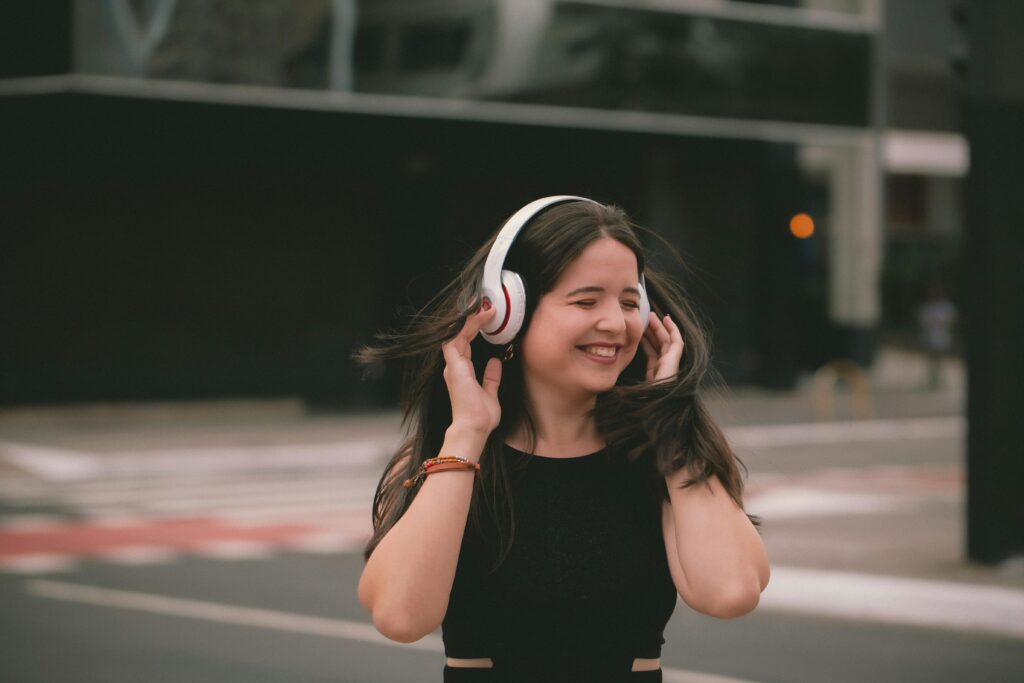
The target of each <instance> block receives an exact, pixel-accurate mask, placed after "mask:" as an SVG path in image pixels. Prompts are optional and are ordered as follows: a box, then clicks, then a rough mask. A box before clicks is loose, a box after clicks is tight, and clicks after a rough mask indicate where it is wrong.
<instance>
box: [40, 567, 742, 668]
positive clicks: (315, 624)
mask: <svg viewBox="0 0 1024 683" xmlns="http://www.w3.org/2000/svg"><path fill="white" fill-rule="evenodd" d="M26 590H27V592H28V593H29V594H30V595H35V596H38V597H43V598H50V599H54V600H66V601H69V602H77V603H84V604H89V605H97V606H100V607H116V608H120V609H129V610H135V611H138V612H147V613H150V614H161V615H165V616H174V617H183V618H187V619H200V620H203V621H211V622H216V623H221V624H232V625H236V626H247V627H251V628H265V629H272V630H276V631H287V632H289V633H301V634H305V635H311V636H321V637H325V638H338V639H342V640H354V641H358V642H363V643H369V644H371V645H385V646H388V647H398V648H402V649H405V650H422V651H426V652H436V653H439V654H443V653H444V643H443V642H442V641H441V638H440V637H439V636H436V635H433V634H431V635H428V636H426V637H424V638H421V639H420V640H417V641H416V642H415V643H396V642H394V641H391V640H388V639H387V638H385V637H384V636H382V635H381V634H380V633H378V632H377V629H375V628H374V627H373V626H372V625H371V624H367V623H365V622H360V621H349V620H344V619H327V618H325V617H310V616H306V615H303V614H292V613H289V612H280V611H277V610H268V609H259V608H253V607H237V606H234V605H225V604H222V603H216V602H208V601H204V600H188V599H184V598H169V597H166V596H163V595H154V594H151V593H137V592H133V591H122V590H113V589H110V588H98V587H95V586H84V585H81V584H73V583H64V582H57V581H47V580H41V579H36V580H34V581H30V582H29V583H28V584H27V585H26ZM440 666H441V664H439V667H440ZM662 676H663V678H664V680H665V681H668V682H670V683H755V682H754V681H745V680H741V679H738V678H728V677H725V676H716V675H713V674H705V673H700V672H695V671H685V670H682V669H673V668H665V667H663V668H662Z"/></svg>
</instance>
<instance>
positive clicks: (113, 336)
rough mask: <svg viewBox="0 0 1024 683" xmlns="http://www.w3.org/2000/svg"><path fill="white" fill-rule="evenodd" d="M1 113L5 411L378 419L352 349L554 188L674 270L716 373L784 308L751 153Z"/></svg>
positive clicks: (82, 106)
mask: <svg viewBox="0 0 1024 683" xmlns="http://www.w3.org/2000/svg"><path fill="white" fill-rule="evenodd" d="M2 104H3V110H2V112H3V113H2V114H0V116H2V117H3V124H4V126H5V130H9V131H10V130H13V131H16V134H15V135H14V136H13V137H12V139H11V140H10V141H9V144H8V148H7V149H5V154H4V159H3V161H2V164H3V171H4V176H5V178H8V179H9V180H8V181H7V182H5V183H4V185H3V188H2V189H0V192H2V194H0V202H2V207H3V209H2V210H3V213H4V220H3V223H4V248H3V250H2V257H0V258H2V261H0V265H2V268H0V291H2V292H3V295H2V299H0V324H2V327H3V330H4V333H3V335H2V336H0V362H2V366H0V370H2V377H0V402H2V403H5V404H18V403H36V402H64V401H96V400H145V399H165V398H194V397H217V396H267V395H298V396H303V397H305V398H307V399H309V400H310V401H312V402H314V403H330V404H340V405H345V406H351V407H357V406H374V405H381V404H384V403H389V402H391V401H393V400H394V398H395V396H396V389H397V378H396V376H397V373H396V372H395V371H394V369H389V370H388V371H387V372H386V373H385V375H384V377H383V378H382V379H381V380H380V381H376V382H362V381H361V380H360V379H359V377H360V372H359V370H358V368H356V366H355V365H354V363H352V362H351V360H350V359H349V356H350V354H351V352H352V350H353V349H354V348H356V347H357V346H358V345H359V344H361V343H365V342H367V341H369V340H370V339H371V337H372V334H373V333H374V332H375V331H377V330H379V329H382V328H386V327H390V326H393V325H395V324H397V323H398V322H399V321H400V312H401V311H402V310H408V309H409V307H412V306H418V305H421V304H423V303H424V302H425V301H426V300H427V299H429V298H430V296H431V295H432V294H433V293H434V292H436V291H437V289H438V288H439V287H440V286H441V285H442V284H443V283H444V282H446V281H447V280H448V279H449V277H450V276H451V275H452V274H453V272H454V270H455V269H456V268H457V267H458V265H459V264H460V263H461V262H462V261H463V260H464V259H465V258H467V257H468V256H469V255H470V253H471V252H472V251H473V250H474V249H475V248H476V247H477V246H478V245H479V244H480V243H482V242H483V240H484V239H485V238H486V237H487V236H488V235H489V234H490V233H491V232H493V230H494V229H496V228H497V226H498V225H500V223H501V221H502V220H503V219H504V218H506V217H507V216H508V215H509V214H510V213H511V212H512V211H513V210H515V209H516V208H518V207H519V206H520V205H522V204H524V203H526V202H527V201H529V200H531V199H534V198H536V197H538V196H543V195H545V194H556V193H575V194H583V195H587V196H592V197H595V198H598V199H601V200H605V201H613V202H616V203H618V204H620V205H622V206H624V207H625V208H626V209H627V210H628V211H630V213H631V214H632V215H633V216H634V218H635V219H636V220H638V221H639V222H640V223H641V224H645V225H647V226H649V227H652V228H654V229H656V230H658V231H659V232H661V233H662V234H664V235H666V236H667V237H669V239H670V240H671V241H673V242H674V243H676V244H677V245H678V246H679V247H680V248H681V249H682V251H683V253H684V254H685V255H687V256H688V257H691V258H692V261H693V262H692V263H691V264H690V265H691V266H692V268H691V269H690V273H689V274H685V275H684V274H681V276H683V277H684V278H685V280H686V284H687V285H688V286H690V288H691V290H692V291H693V292H694V293H695V295H696V296H697V298H698V301H697V304H698V307H699V308H701V309H702V310H703V311H704V313H705V314H706V315H707V316H708V317H709V318H710V319H711V321H712V322H713V323H714V325H715V335H716V336H715V339H716V348H719V349H720V353H719V360H720V361H721V363H722V367H723V370H724V371H725V374H726V376H727V378H733V379H749V378H750V376H751V368H750V363H751V361H750V358H757V359H758V360H757V362H758V363H760V364H765V365H770V364H773V363H776V362H777V360H778V359H777V358H773V357H772V356H771V355H770V354H769V355H767V356H764V354H760V352H758V351H757V349H758V348H760V347H761V346H762V344H761V342H760V340H759V338H760V337H763V335H764V330H763V329H761V328H760V327H759V325H758V324H757V323H756V321H755V320H754V316H753V313H752V311H753V309H754V308H755V307H756V308H758V309H764V308H767V309H771V308H772V306H774V305H776V304H778V303H779V301H781V300H782V299H783V298H786V297H788V293H784V294H782V295H778V294H773V293H772V292H773V291H774V290H772V288H764V287H760V286H758V282H757V278H758V277H760V276H759V275H757V272H758V271H761V272H764V271H766V270H767V272H768V273H769V275H771V273H772V272H773V269H774V270H775V271H779V272H784V271H785V268H786V266H785V264H784V263H783V264H782V265H781V266H778V264H776V265H775V266H773V265H772V264H771V263H767V265H766V264H765V258H768V259H769V260H770V261H771V260H772V259H775V258H776V255H769V256H767V257H766V256H764V254H763V253H762V252H760V251H759V250H761V249H762V246H761V245H762V243H763V235H764V234H765V231H768V232H771V231H774V230H780V229H781V230H783V231H784V230H785V222H784V221H781V222H780V221H778V220H776V219H777V216H775V214H778V213H779V210H778V208H777V207H776V208H775V209H772V210H771V211H766V206H768V204H770V203H771V202H777V200H778V192H775V191H771V192H768V193H766V192H765V190H764V188H763V182H762V181H763V179H764V178H766V177H769V176H771V175H772V174H773V173H774V172H775V171H776V170H777V167H778V159H777V156H778V155H777V153H772V152H771V149H769V147H767V146H765V145H760V144H755V143H739V142H715V141H709V140H703V141H701V140H690V139H685V138H679V137H659V136H651V135H639V134H625V133H608V132H593V131H577V130H568V129H557V128H543V127H537V126H515V125H501V124H485V123H465V122H451V121H428V120H423V119H416V118H402V117H380V116H359V115H353V114H343V113H337V112H310V111H293V110H275V109H269V108H248V107H236V106H218V105H207V104H198V103H175V102H163V101H160V102H158V101H147V100H138V99H122V98H107V97H99V96H85V95H59V96H57V95H54V96H46V97H33V98H10V97H9V98H5V99H4V100H3V102H2ZM776 152H777V150H776ZM666 160H667V161H666ZM666 163H667V164H668V166H669V167H670V168H671V169H672V170H671V173H668V174H665V173H663V172H661V173H662V175H661V176H660V177H661V180H660V181H659V183H660V184H658V183H655V184H652V177H654V176H657V175H658V173H659V171H657V169H658V168H659V165H660V167H664V165H665V164H666ZM652 187H655V188H657V189H656V190H654V191H652ZM659 198H660V199H659ZM666 207H668V208H666ZM672 207H675V208H672ZM785 210H787V211H788V210H789V207H788V206H786V207H785ZM759 235H761V236H762V237H758V236H759ZM757 263H760V264H761V265H760V266H758V267H756V268H752V267H751V266H752V264H757ZM780 263H781V262H780ZM780 268H781V271H780ZM784 289H785V288H784ZM787 291H788V290H787ZM776 299H779V301H776ZM790 303H792V302H790ZM759 354H760V355H759Z"/></svg>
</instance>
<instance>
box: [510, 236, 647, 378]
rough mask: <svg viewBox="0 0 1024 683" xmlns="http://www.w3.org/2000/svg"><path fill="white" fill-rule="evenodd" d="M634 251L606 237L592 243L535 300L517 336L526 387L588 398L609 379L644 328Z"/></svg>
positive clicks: (632, 352)
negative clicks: (526, 324) (525, 326)
mask: <svg viewBox="0 0 1024 683" xmlns="http://www.w3.org/2000/svg"><path fill="white" fill-rule="evenodd" d="M639 280H640V275H639V273H638V272H637V262H636V256H635V255H634V254H633V252H632V251H630V249H629V247H627V246H626V245H624V244H622V243H621V242H618V241H616V240H614V239H612V238H610V237H602V238H599V239H597V240H595V241H593V242H591V243H590V244H589V245H587V247H586V248H585V249H584V250H583V252H582V253H581V254H580V255H579V256H578V257H577V258H576V260H575V261H573V262H572V263H570V264H569V266H568V267H567V268H566V269H565V270H564V271H563V272H562V274H561V276H560V277H559V278H558V281H557V282H555V286H554V288H553V289H552V290H551V291H550V292H548V293H547V294H544V295H543V296H542V297H541V298H540V301H539V302H538V303H537V309H536V310H535V311H534V313H533V318H532V319H531V321H530V326H529V328H528V329H527V331H526V334H525V335H524V336H523V340H522V345H521V352H520V353H521V357H522V365H523V377H524V380H525V382H526V387H527V390H528V391H531V392H537V391H543V392H555V393H557V394H560V395H561V396H564V397H567V398H587V397H590V396H593V395H596V394H598V393H600V392H603V391H608V390H609V389H611V388H612V387H613V386H614V385H615V381H616V380H617V379H618V377H619V374H620V373H621V372H622V371H623V369H625V367H626V366H627V365H629V362H630V361H631V360H633V356H634V355H636V349H637V345H638V344H639V343H640V337H641V335H642V334H643V325H642V323H641V321H640V310H639V302H640V292H639V290H638V289H637V283H638V282H639Z"/></svg>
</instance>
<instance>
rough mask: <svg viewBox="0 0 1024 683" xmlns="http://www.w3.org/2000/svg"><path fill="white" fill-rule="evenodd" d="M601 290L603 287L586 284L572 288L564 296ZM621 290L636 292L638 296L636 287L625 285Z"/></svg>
mask: <svg viewBox="0 0 1024 683" xmlns="http://www.w3.org/2000/svg"><path fill="white" fill-rule="evenodd" d="M603 291H604V287H598V286H597V285H588V286H587V287H578V288H576V289H574V290H572V291H571V292H569V293H568V294H566V295H565V296H566V298H568V297H570V296H575V295H576V294H584V293H587V292H603ZM622 291H623V292H629V293H630V294H636V295H637V296H640V290H639V289H637V288H636V287H626V288H624V289H623V290H622Z"/></svg>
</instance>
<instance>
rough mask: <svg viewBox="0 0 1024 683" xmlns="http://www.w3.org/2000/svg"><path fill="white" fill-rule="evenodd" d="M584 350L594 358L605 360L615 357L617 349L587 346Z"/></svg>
mask: <svg viewBox="0 0 1024 683" xmlns="http://www.w3.org/2000/svg"><path fill="white" fill-rule="evenodd" d="M583 350H584V351H586V352H587V353H589V354H592V355H594V356H603V357H605V358H614V357H615V348H613V347H611V346H585V347H583Z"/></svg>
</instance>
